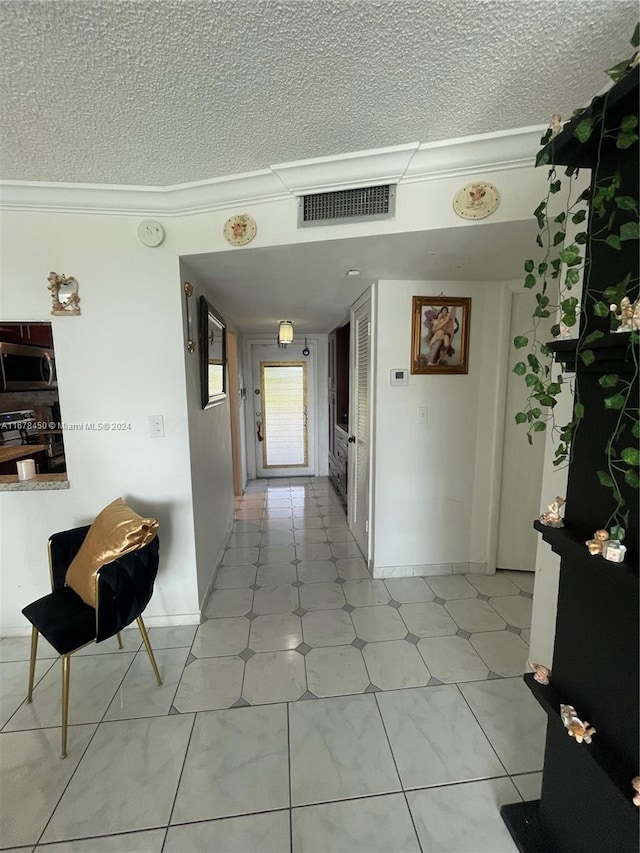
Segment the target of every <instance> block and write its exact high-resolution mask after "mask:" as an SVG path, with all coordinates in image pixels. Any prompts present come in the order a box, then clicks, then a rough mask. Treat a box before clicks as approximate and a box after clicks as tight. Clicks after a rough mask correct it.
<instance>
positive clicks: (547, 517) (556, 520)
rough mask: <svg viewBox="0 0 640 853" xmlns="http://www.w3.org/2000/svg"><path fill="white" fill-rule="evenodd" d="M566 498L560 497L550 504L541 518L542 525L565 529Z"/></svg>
mask: <svg viewBox="0 0 640 853" xmlns="http://www.w3.org/2000/svg"><path fill="white" fill-rule="evenodd" d="M564 504H565V500H564V498H561V497H560V496H558V497H557V498H556V499H555V501H554V502H553V503H552V504H550V506H549V507H548V509H547V511H546V512H543V513H542V515H541V516H540V523H541V524H546V526H547V527H564V522H563V520H562V514H563V512H564V509H563V507H564Z"/></svg>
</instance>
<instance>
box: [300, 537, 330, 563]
mask: <svg viewBox="0 0 640 853" xmlns="http://www.w3.org/2000/svg"><path fill="white" fill-rule="evenodd" d="M332 556H333V555H332V553H331V550H330V547H329V545H327V543H326V542H311V543H309V544H308V545H296V557H297V558H298V559H299V560H301V561H302V562H303V563H304V562H306V561H307V560H330V559H331V557H332Z"/></svg>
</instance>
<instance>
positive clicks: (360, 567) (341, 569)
mask: <svg viewBox="0 0 640 853" xmlns="http://www.w3.org/2000/svg"><path fill="white" fill-rule="evenodd" d="M336 569H337V571H338V574H339V576H340V577H341V578H345V579H346V580H359V579H361V578H370V577H371V572H370V571H369V569H368V568H367V564H366V563H365V561H364V560H363V559H362V557H350V558H349V559H347V560H336Z"/></svg>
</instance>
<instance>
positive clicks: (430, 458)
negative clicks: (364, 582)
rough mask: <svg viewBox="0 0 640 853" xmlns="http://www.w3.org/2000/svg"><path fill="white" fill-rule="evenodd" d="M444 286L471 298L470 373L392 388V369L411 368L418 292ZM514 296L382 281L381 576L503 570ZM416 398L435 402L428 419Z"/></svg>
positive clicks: (496, 287)
mask: <svg viewBox="0 0 640 853" xmlns="http://www.w3.org/2000/svg"><path fill="white" fill-rule="evenodd" d="M441 292H443V293H444V294H445V295H447V296H470V297H471V299H472V307H471V328H470V357H469V365H470V367H469V373H468V374H467V375H452V376H445V375H441V376H423V375H419V376H418V375H414V376H411V375H410V376H409V384H408V385H407V386H395V387H392V386H390V384H389V371H390V370H391V369H392V368H407V369H408V368H410V355H411V316H412V297H413V296H421V295H424V296H426V295H433V296H437V295H438V294H440V293H441ZM509 302H510V292H509V289H508V286H507V285H506V284H505V283H496V282H493V283H483V282H472V283H466V282H452V281H445V282H443V281H433V282H427V281H380V282H379V284H378V287H377V318H378V319H377V332H376V342H375V345H376V374H375V387H376V398H377V402H376V411H375V415H374V425H373V426H374V441H375V449H374V454H375V475H374V476H375V481H374V507H375V518H374V537H373V566H374V574H375V576H376V577H384V576H389V575H403V574H405V575H412V574H439V573H442V572H451V571H456V572H460V571H493V570H494V569H495V564H494V560H495V534H496V523H497V521H496V506H495V505H496V500H497V482H496V480H497V478H499V476H500V465H501V453H500V431H501V430H500V426H501V423H502V418H503V414H504V386H505V376H504V374H505V369H506V365H505V364H504V361H505V358H504V351H505V345H506V335H507V334H508V331H509V327H508V316H509ZM418 406H426V407H427V421H428V422H427V424H426V425H425V426H422V425H418V423H417V408H418ZM498 482H499V479H498Z"/></svg>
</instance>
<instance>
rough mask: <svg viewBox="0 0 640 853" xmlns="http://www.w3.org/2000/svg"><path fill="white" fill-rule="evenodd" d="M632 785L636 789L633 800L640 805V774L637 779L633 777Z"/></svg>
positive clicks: (634, 803)
mask: <svg viewBox="0 0 640 853" xmlns="http://www.w3.org/2000/svg"><path fill="white" fill-rule="evenodd" d="M631 785H632V786H633V790H634V791H635V794H634V795H633V799H632V801H631V802H632V803H633V805H634V806H640V776H636V777H635V779H632V780H631Z"/></svg>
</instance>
